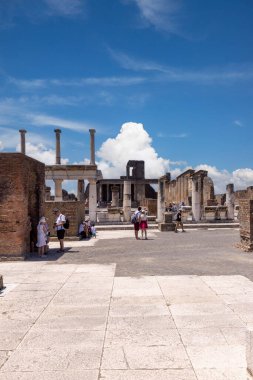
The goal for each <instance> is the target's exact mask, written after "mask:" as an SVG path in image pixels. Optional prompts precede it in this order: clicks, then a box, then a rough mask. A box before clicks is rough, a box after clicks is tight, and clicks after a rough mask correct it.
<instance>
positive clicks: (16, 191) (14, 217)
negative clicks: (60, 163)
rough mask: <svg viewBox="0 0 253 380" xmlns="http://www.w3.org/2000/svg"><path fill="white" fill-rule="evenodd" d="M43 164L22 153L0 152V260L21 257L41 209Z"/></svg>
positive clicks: (35, 232) (28, 245)
mask: <svg viewBox="0 0 253 380" xmlns="http://www.w3.org/2000/svg"><path fill="white" fill-rule="evenodd" d="M44 184H45V165H44V164H42V163H41V162H39V161H36V160H34V159H32V158H30V157H28V156H26V155H24V154H22V153H0V259H8V258H12V259H15V258H25V257H26V256H27V254H28V253H29V252H30V250H31V241H32V240H34V242H36V235H37V229H36V228H37V223H38V220H39V217H40V216H42V215H43V212H44V209H43V207H44Z"/></svg>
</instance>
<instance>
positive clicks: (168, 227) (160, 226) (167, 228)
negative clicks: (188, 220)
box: [158, 223, 175, 232]
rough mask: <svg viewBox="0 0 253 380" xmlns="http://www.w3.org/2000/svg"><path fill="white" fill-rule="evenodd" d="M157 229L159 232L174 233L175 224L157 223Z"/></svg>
mask: <svg viewBox="0 0 253 380" xmlns="http://www.w3.org/2000/svg"><path fill="white" fill-rule="evenodd" d="M158 229H159V230H160V231H161V232H164V231H175V224H174V223H158Z"/></svg>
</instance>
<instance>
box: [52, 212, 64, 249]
mask: <svg viewBox="0 0 253 380" xmlns="http://www.w3.org/2000/svg"><path fill="white" fill-rule="evenodd" d="M53 213H54V215H55V218H56V220H55V223H54V228H55V230H56V233H57V237H58V240H59V242H60V249H59V250H58V251H57V252H64V235H65V229H64V227H63V225H64V223H65V222H66V218H65V216H64V215H63V214H61V212H60V210H59V209H58V208H54V209H53Z"/></svg>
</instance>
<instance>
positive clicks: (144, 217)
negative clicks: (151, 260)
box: [140, 210, 148, 240]
mask: <svg viewBox="0 0 253 380" xmlns="http://www.w3.org/2000/svg"><path fill="white" fill-rule="evenodd" d="M147 228H148V218H147V212H146V211H145V210H141V215H140V229H141V238H142V240H143V236H145V240H147V239H148V237H147Z"/></svg>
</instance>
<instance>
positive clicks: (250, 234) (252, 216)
mask: <svg viewBox="0 0 253 380" xmlns="http://www.w3.org/2000/svg"><path fill="white" fill-rule="evenodd" d="M239 206H240V211H239V220H240V238H241V247H242V249H243V250H245V251H253V200H252V199H240V201H239Z"/></svg>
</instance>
